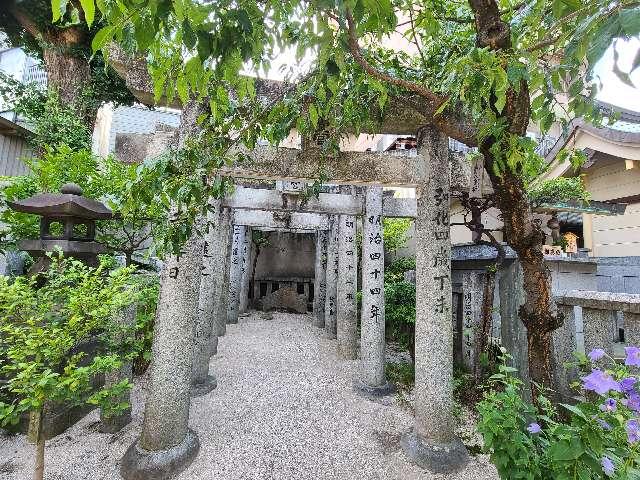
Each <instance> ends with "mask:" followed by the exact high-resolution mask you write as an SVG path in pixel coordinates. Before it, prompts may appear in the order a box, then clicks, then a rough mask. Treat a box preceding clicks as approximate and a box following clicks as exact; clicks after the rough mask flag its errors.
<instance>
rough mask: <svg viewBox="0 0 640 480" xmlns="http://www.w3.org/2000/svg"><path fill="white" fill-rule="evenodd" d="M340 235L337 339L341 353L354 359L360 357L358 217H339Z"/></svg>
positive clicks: (344, 356) (347, 357) (346, 357)
mask: <svg viewBox="0 0 640 480" xmlns="http://www.w3.org/2000/svg"><path fill="white" fill-rule="evenodd" d="M338 218H339V222H340V226H339V232H338V233H339V235H338V293H337V303H338V309H337V315H336V322H337V337H338V346H339V348H340V354H341V355H342V357H343V358H345V359H349V360H354V359H355V358H357V356H358V335H357V321H358V318H357V315H358V310H357V304H356V290H357V288H358V285H357V283H358V248H357V246H356V217H354V216H352V215H340V216H339V217H338Z"/></svg>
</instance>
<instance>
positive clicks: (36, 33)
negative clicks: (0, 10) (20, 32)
mask: <svg viewBox="0 0 640 480" xmlns="http://www.w3.org/2000/svg"><path fill="white" fill-rule="evenodd" d="M7 10H8V11H9V13H11V15H13V17H14V18H15V19H16V21H17V22H18V23H19V24H20V26H22V28H24V29H25V30H26V31H27V33H28V34H29V35H31V36H32V37H34V38H36V39H40V38H43V37H44V34H43V32H41V31H40V29H39V28H38V26H37V25H36V23H35V22H34V21H33V19H32V18H31V17H29V15H27V14H26V13H25V12H24V11H23V10H22V9H21V8H20V7H18V6H17V5H16V2H15V1H10V2H9V5H7Z"/></svg>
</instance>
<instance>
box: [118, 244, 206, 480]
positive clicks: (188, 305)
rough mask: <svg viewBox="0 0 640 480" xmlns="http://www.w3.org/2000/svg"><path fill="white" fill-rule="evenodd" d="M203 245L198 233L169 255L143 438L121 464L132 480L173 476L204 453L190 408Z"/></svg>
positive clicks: (163, 274) (162, 277)
mask: <svg viewBox="0 0 640 480" xmlns="http://www.w3.org/2000/svg"><path fill="white" fill-rule="evenodd" d="M203 247H204V241H203V238H202V236H200V235H199V234H198V233H197V232H194V234H193V235H192V236H191V238H189V240H188V241H187V242H186V243H185V245H184V246H183V248H182V253H181V254H180V255H179V256H176V255H171V256H169V257H168V258H167V259H166V260H165V262H164V265H163V267H162V272H161V274H160V299H159V301H158V310H157V313H156V322H155V328H154V331H153V356H152V361H151V366H150V375H149V386H148V394H147V399H146V403H145V411H144V422H143V425H142V434H141V435H140V438H139V439H138V440H137V441H136V442H135V443H134V444H133V445H131V446H130V447H129V449H128V450H127V452H126V453H125V455H124V457H123V459H122V462H121V465H120V473H121V475H122V476H123V477H124V478H125V479H127V480H142V479H158V480H161V479H166V478H169V477H170V476H172V475H175V473H176V472H179V471H182V470H183V469H185V468H186V467H187V466H188V465H189V464H190V463H191V462H192V461H193V459H194V458H195V457H196V455H197V454H198V451H199V449H200V442H199V440H198V436H197V434H196V433H195V432H194V431H192V430H190V429H189V404H190V399H191V380H192V376H193V374H192V360H193V345H194V324H195V321H196V315H197V308H198V297H199V293H200V276H201V275H200V273H201V268H202V253H203Z"/></svg>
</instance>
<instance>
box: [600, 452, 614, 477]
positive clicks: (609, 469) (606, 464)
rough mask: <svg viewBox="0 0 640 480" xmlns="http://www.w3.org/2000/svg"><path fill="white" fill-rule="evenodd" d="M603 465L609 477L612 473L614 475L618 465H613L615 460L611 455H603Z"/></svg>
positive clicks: (603, 469)
mask: <svg viewBox="0 0 640 480" xmlns="http://www.w3.org/2000/svg"><path fill="white" fill-rule="evenodd" d="M601 465H602V471H603V472H604V474H605V475H606V476H607V477H610V476H611V475H613V472H614V471H615V469H616V467H615V466H614V465H613V462H612V461H611V459H610V458H609V457H602V462H601Z"/></svg>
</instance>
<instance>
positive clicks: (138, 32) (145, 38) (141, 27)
mask: <svg viewBox="0 0 640 480" xmlns="http://www.w3.org/2000/svg"><path fill="white" fill-rule="evenodd" d="M134 26H135V37H136V42H138V48H139V49H140V50H142V51H145V50H146V49H147V48H148V47H149V45H150V44H151V42H152V41H153V39H154V37H155V35H156V31H155V29H154V28H153V21H152V19H151V17H149V16H147V15H142V16H140V18H139V19H138V21H136V22H135V23H134Z"/></svg>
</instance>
